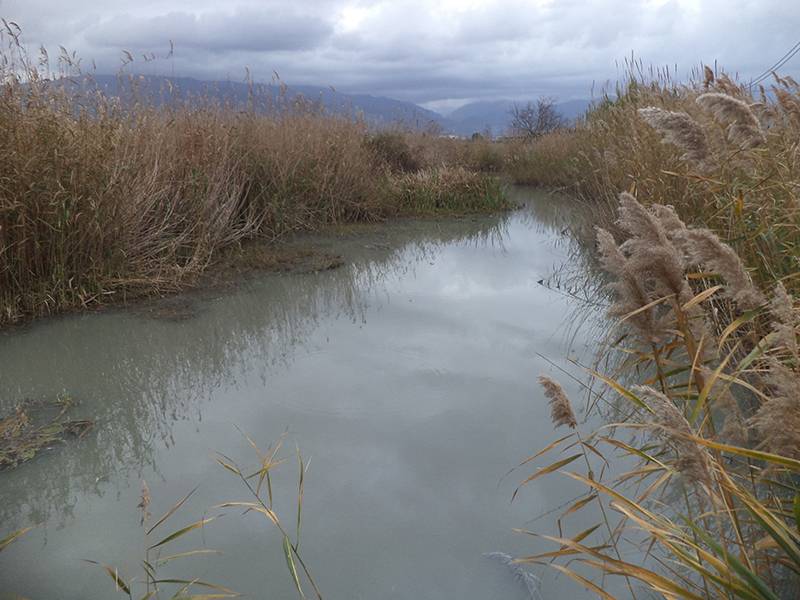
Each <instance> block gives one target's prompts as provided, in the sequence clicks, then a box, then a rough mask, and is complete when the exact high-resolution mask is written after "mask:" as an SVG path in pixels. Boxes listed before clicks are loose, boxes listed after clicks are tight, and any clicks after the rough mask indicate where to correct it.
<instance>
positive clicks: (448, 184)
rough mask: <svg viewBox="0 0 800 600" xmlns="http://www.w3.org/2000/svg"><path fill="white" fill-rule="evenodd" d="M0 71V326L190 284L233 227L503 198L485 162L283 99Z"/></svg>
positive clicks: (476, 208) (311, 226) (477, 208)
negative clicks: (149, 90)
mask: <svg viewBox="0 0 800 600" xmlns="http://www.w3.org/2000/svg"><path fill="white" fill-rule="evenodd" d="M26 75H27V78H22V77H20V76H19V73H17V72H15V73H11V72H9V73H5V74H3V80H4V81H5V83H4V90H5V93H4V94H3V96H2V98H0V152H2V154H3V156H4V161H3V163H2V165H0V181H2V182H4V183H3V193H2V195H0V289H2V292H0V326H2V325H4V324H9V323H13V322H18V321H20V320H23V319H26V318H30V317H35V316H42V315H49V314H56V313H59V312H63V311H66V310H74V309H86V308H89V307H91V306H96V305H105V304H108V303H112V302H114V301H119V300H117V299H118V298H122V299H123V301H124V299H128V298H139V297H144V296H154V295H161V294H165V293H171V292H174V291H177V290H180V289H185V288H186V287H191V286H192V285H195V284H196V282H197V281H198V279H199V275H200V274H202V273H204V272H205V271H206V270H207V269H209V267H211V266H213V265H214V264H215V262H216V261H217V260H218V258H219V256H220V254H222V253H224V254H225V255H226V260H228V259H229V258H230V256H232V255H233V254H234V253H233V252H231V249H235V248H237V247H239V246H241V245H242V244H243V243H244V242H245V241H247V240H260V241H261V242H268V243H271V244H274V245H276V246H277V245H279V243H280V240H282V239H283V238H285V237H286V236H287V235H288V234H291V233H293V232H298V231H308V230H317V229H319V228H322V227H325V226H327V225H331V224H339V223H352V222H371V221H386V220H390V219H393V218H396V217H398V216H409V215H442V214H460V213H461V214H463V213H470V212H483V211H493V210H503V209H505V208H507V207H508V204H507V202H506V200H505V198H504V195H503V191H502V186H501V184H500V182H499V181H498V180H497V179H496V178H495V177H493V176H491V175H488V174H485V173H482V172H478V171H475V170H470V169H468V168H466V167H464V166H462V165H458V164H445V163H443V162H442V161H439V160H437V159H436V157H435V156H429V155H424V154H422V153H419V154H414V153H412V148H411V147H410V146H409V145H408V144H407V142H406V139H405V138H404V137H403V136H402V135H400V134H394V133H390V132H384V133H377V134H375V133H371V132H370V131H369V130H368V128H367V127H366V125H365V124H364V123H359V122H355V121H353V120H350V119H346V118H342V117H337V116H333V115H328V114H324V113H323V112H320V110H318V109H317V108H316V107H315V106H314V105H313V103H303V102H298V101H294V102H293V103H292V104H291V105H289V106H283V107H277V108H276V110H275V111H273V112H272V113H270V114H261V113H256V112H254V111H253V112H247V111H244V112H242V111H238V110H235V109H233V108H232V107H227V106H224V105H221V104H219V103H215V102H213V101H212V100H210V99H208V100H203V99H199V100H198V99H192V101H191V102H188V101H184V102H177V101H176V102H175V103H171V104H160V105H151V104H147V103H140V102H139V101H138V100H137V98H135V97H131V98H110V97H106V96H104V95H103V94H101V93H99V92H96V91H86V90H85V89H84V88H79V89H71V88H70V87H69V86H68V85H66V84H65V85H59V86H56V85H53V84H51V83H50V82H47V81H43V80H40V79H38V78H37V77H36V75H35V70H34V71H29V72H28V73H26Z"/></svg>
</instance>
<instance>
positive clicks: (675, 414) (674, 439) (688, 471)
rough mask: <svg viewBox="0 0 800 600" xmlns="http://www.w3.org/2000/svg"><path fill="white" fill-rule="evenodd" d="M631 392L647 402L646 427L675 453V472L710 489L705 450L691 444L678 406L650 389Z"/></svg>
mask: <svg viewBox="0 0 800 600" xmlns="http://www.w3.org/2000/svg"><path fill="white" fill-rule="evenodd" d="M633 392H634V393H636V394H637V395H639V396H642V397H644V398H645V399H646V400H647V405H648V406H649V407H650V409H651V410H652V411H653V414H652V415H651V420H650V421H649V425H650V426H651V427H652V428H653V430H654V431H655V432H656V434H657V435H658V436H659V437H660V438H661V439H662V440H664V441H665V442H667V443H668V444H669V445H670V446H671V447H672V449H673V450H674V451H675V454H676V456H677V460H676V461H675V469H676V470H677V471H678V472H679V473H681V474H682V475H684V476H685V477H686V478H687V479H689V480H690V481H692V482H694V483H697V484H700V485H701V486H703V487H704V488H706V489H707V490H710V489H711V487H712V476H711V472H712V468H711V457H710V456H709V454H708V450H706V449H705V448H704V447H702V446H700V445H699V444H698V443H696V442H694V441H692V440H691V439H690V436H692V435H693V432H692V428H691V427H690V425H689V422H688V421H687V420H686V417H684V416H683V413H682V412H681V411H680V410H679V409H678V407H677V406H675V404H674V403H673V402H672V400H670V399H669V398H667V397H666V396H665V395H664V394H662V393H661V392H658V391H656V390H654V389H653V388H651V387H649V386H643V385H640V386H634V387H633Z"/></svg>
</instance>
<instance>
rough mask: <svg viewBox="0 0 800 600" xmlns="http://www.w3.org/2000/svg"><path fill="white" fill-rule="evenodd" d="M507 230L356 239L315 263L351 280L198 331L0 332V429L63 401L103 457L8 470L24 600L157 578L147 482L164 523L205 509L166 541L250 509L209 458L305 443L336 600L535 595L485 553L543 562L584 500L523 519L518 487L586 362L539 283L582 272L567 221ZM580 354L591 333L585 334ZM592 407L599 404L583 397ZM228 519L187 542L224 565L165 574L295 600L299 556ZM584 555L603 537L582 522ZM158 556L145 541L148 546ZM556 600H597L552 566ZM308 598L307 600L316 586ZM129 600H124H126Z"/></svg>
mask: <svg viewBox="0 0 800 600" xmlns="http://www.w3.org/2000/svg"><path fill="white" fill-rule="evenodd" d="M516 193H517V194H518V195H519V196H520V199H526V200H528V201H529V203H528V206H527V207H526V208H524V209H521V210H519V211H516V212H514V213H512V214H510V215H505V216H502V217H497V216H496V217H481V218H477V219H465V220H453V221H438V222H417V221H410V222H403V223H400V224H396V225H391V226H376V227H360V228H354V229H348V230H345V231H344V232H342V233H341V235H338V236H331V237H330V238H329V239H317V241H316V242H315V243H316V244H317V245H318V246H319V247H321V248H322V249H325V250H329V251H334V252H337V253H339V254H342V255H343V256H344V257H345V258H346V259H347V261H348V263H347V265H346V266H345V267H343V268H340V269H337V270H334V271H328V272H322V273H316V274H274V275H265V276H261V277H258V278H255V279H253V280H251V281H248V282H247V283H245V284H243V285H242V286H241V287H238V288H237V289H236V290H227V291H225V292H218V293H216V294H202V295H197V296H192V297H191V300H192V304H191V309H192V310H191V311H189V312H188V314H182V315H181V316H183V317H186V318H181V319H169V318H154V316H153V315H152V314H150V312H148V311H143V310H128V311H123V310H115V311H108V312H106V313H101V314H87V315H80V316H69V317H64V318H59V319H53V320H49V321H43V322H40V323H37V324H34V325H32V326H30V327H27V328H25V329H23V330H18V331H14V332H11V333H6V334H3V335H0V369H1V371H0V377H2V379H1V380H0V405H1V406H0V408H2V409H3V411H5V410H7V409H8V407H9V406H11V405H13V404H14V403H15V402H16V401H17V400H19V399H22V398H53V397H55V396H56V395H57V394H59V393H61V392H66V393H69V394H70V395H71V396H73V397H74V398H76V399H78V400H79V401H80V406H79V407H78V409H77V411H76V413H75V414H76V415H78V416H80V415H86V416H88V417H91V418H94V419H96V421H97V425H96V428H95V430H94V431H93V432H92V433H91V434H90V435H89V436H87V437H86V438H85V439H83V440H80V441H77V442H71V443H69V444H68V445H66V446H64V447H61V448H58V449H57V450H53V451H50V452H48V453H46V454H44V455H42V456H40V457H38V458H36V459H35V460H34V461H32V462H30V463H27V464H25V465H23V466H22V467H21V468H19V469H17V470H15V471H9V472H4V473H0V523H1V526H0V535H3V534H5V533H7V532H8V531H11V530H14V529H16V528H19V527H23V526H27V525H33V524H35V525H37V527H36V529H35V530H34V531H33V532H31V533H29V534H28V535H27V536H25V538H23V539H22V540H20V541H18V542H17V543H15V544H14V545H13V546H11V547H10V548H9V549H8V550H7V551H5V552H3V553H2V555H0V582H2V585H1V586H0V589H2V593H0V597H2V594H3V593H5V594H6V595H7V597H13V596H12V594H20V595H23V596H25V597H27V598H31V599H42V600H44V599H47V600H54V599H57V598H70V599H71V598H82V599H87V598H110V597H114V596H115V592H114V585H113V582H112V581H111V579H110V578H109V577H108V576H107V575H106V574H105V573H104V572H102V571H101V570H100V569H98V568H97V567H96V566H92V565H89V564H87V563H85V562H83V561H82V559H94V560H99V561H101V562H104V563H109V564H113V565H115V566H119V567H120V568H121V573H123V574H125V575H126V577H127V576H131V575H133V574H141V568H140V567H138V566H137V565H138V564H139V563H138V561H139V560H141V557H142V552H143V547H144V540H143V535H142V529H141V527H140V517H139V512H138V510H137V508H136V507H137V504H138V503H139V497H140V488H141V483H140V482H141V480H143V479H144V480H145V481H146V482H147V484H148V485H149V488H150V491H151V495H152V499H153V502H152V506H151V508H150V511H151V512H152V514H153V515H154V516H155V517H158V516H159V515H160V514H161V513H163V512H165V511H166V510H167V509H168V508H169V507H170V506H172V505H173V504H174V503H175V502H176V501H177V500H178V499H179V498H180V497H182V496H183V495H184V494H186V493H187V492H188V491H189V490H191V489H192V488H194V487H195V486H199V487H198V489H197V492H196V493H195V494H194V495H193V496H192V497H191V498H190V500H189V501H188V502H187V503H186V504H185V505H184V507H183V508H182V509H181V511H180V512H178V513H177V514H176V515H175V516H174V517H172V518H171V519H170V521H169V522H168V523H167V524H165V525H164V526H162V527H163V531H162V532H161V533H162V534H166V533H168V532H169V531H171V530H174V529H176V528H178V527H179V526H182V525H185V524H188V523H190V522H192V521H194V520H196V519H199V518H201V517H202V516H204V515H206V516H210V515H215V514H219V513H221V512H226V511H221V510H216V509H213V508H211V507H213V506H214V505H215V504H218V503H220V502H224V501H227V500H248V497H247V493H246V490H245V489H244V488H243V487H242V486H241V484H240V483H237V481H236V479H235V477H234V476H233V475H232V474H231V473H229V472H227V471H225V470H224V469H223V468H222V467H220V466H219V465H218V464H217V463H216V462H215V460H214V457H215V452H223V453H225V454H226V455H227V456H229V457H231V458H233V459H234V460H236V461H237V462H239V463H241V464H251V465H252V464H253V463H254V461H255V456H254V453H253V451H252V449H251V448H250V447H249V446H248V444H247V442H246V441H245V439H244V438H243V437H242V434H241V433H240V432H239V431H238V430H237V427H238V428H240V429H241V430H243V431H245V432H247V433H248V434H249V435H251V436H252V437H253V438H254V439H255V440H256V441H258V443H259V444H263V445H264V446H266V445H268V443H269V442H270V441H272V440H276V439H277V438H279V436H281V434H282V433H283V432H284V431H288V434H287V440H286V451H285V452H284V453H283V454H284V455H285V456H287V457H288V458H290V459H293V452H294V448H295V445H297V446H299V448H300V449H301V452H302V454H303V456H304V457H305V458H306V459H307V460H308V459H310V466H309V469H308V472H307V474H306V479H305V493H304V504H303V526H302V534H301V535H302V544H301V552H302V553H303V555H304V558H305V560H306V562H307V563H308V565H309V566H310V567H311V570H312V573H313V574H314V576H315V579H316V580H317V582H318V583H319V586H320V588H321V589H322V591H323V595H324V597H325V598H330V599H347V600H355V599H361V598H364V599H388V598H409V599H411V598H414V599H422V598H426V599H428V598H430V599H438V598H442V599H443V598H448V599H452V598H458V599H462V600H471V599H475V600H478V599H480V600H486V599H489V598H503V599H516V598H527V597H529V595H528V594H527V593H526V591H525V589H524V587H523V586H522V585H521V584H520V582H519V581H518V580H516V579H515V578H514V577H513V576H512V574H511V572H510V570H509V569H508V568H507V567H505V566H503V565H502V564H500V562H499V561H495V560H492V559H490V558H487V557H486V556H484V555H485V553H490V552H505V553H509V554H513V555H525V554H532V553H535V552H538V551H543V550H544V549H550V547H548V546H546V545H545V544H544V542H541V541H539V540H537V539H536V538H532V537H529V536H525V535H521V534H517V533H514V532H513V531H512V529H513V528H515V527H520V528H526V527H527V528H531V529H536V530H539V531H543V532H546V533H554V532H555V527H554V524H553V523H552V522H551V521H550V520H548V518H543V519H539V520H537V521H535V522H531V519H533V518H535V517H537V516H538V515H541V514H542V513H544V512H546V511H549V510H551V509H553V508H555V507H557V506H559V505H561V504H563V503H564V502H566V501H568V500H569V499H571V498H573V497H574V496H575V495H576V493H577V492H578V491H579V490H578V488H576V487H575V486H574V485H571V484H569V483H568V482H566V481H564V480H562V479H559V478H549V479H547V478H545V479H542V480H538V481H536V482H534V483H533V484H531V485H530V486H528V487H526V488H524V489H523V491H522V493H521V494H520V496H519V497H518V498H517V499H516V500H515V501H514V503H511V502H510V499H511V494H512V492H513V490H514V488H515V487H516V485H517V483H518V482H519V481H520V479H521V478H522V477H524V476H525V475H527V474H528V473H529V472H530V471H520V472H518V473H514V474H512V475H511V476H509V477H506V478H505V479H502V481H501V477H502V476H503V474H504V473H506V471H508V469H509V468H510V467H512V466H514V465H515V464H516V463H517V462H518V461H519V460H520V459H522V458H524V457H525V456H528V455H529V454H531V452H532V451H535V450H538V449H539V448H541V447H542V446H544V445H545V444H547V443H548V442H550V441H552V440H554V439H555V438H556V437H557V434H555V433H554V432H553V430H552V427H551V424H550V420H549V412H548V407H547V404H546V402H545V400H544V398H543V397H542V394H541V392H540V390H539V388H538V386H537V385H536V376H537V375H538V374H539V373H550V374H552V375H554V376H559V373H558V371H557V370H556V369H554V367H553V366H551V365H550V364H549V363H548V362H547V361H546V360H545V359H543V358H542V357H541V356H540V355H543V356H545V357H547V358H549V359H551V360H552V361H554V362H555V363H556V364H558V365H560V366H563V367H565V368H567V369H569V370H571V371H573V372H574V371H575V369H574V367H572V366H571V365H570V364H569V363H568V361H567V357H569V356H584V357H587V356H590V355H591V352H592V340H587V339H585V338H584V337H583V336H582V335H581V333H582V331H584V330H580V331H579V332H578V335H577V336H573V335H572V334H573V331H572V328H570V321H571V319H572V316H573V314H574V310H575V306H574V304H573V303H572V302H571V301H570V300H569V299H568V298H566V297H565V296H564V295H563V294H559V293H558V292H555V291H549V290H547V289H545V288H544V287H543V286H541V285H539V284H538V283H537V282H538V281H539V280H540V279H542V278H543V277H546V276H547V275H548V274H549V273H550V272H551V271H552V270H553V268H554V267H557V266H558V265H559V264H561V263H562V262H563V261H564V260H565V259H566V257H567V248H566V242H565V240H564V238H563V236H562V235H561V234H560V231H561V230H562V229H563V227H564V225H565V223H566V222H567V220H569V219H572V218H576V217H575V215H574V214H572V213H571V208H570V207H569V206H567V205H565V204H564V203H563V202H561V201H558V202H554V201H553V200H552V199H551V198H550V197H548V196H545V195H543V194H537V193H533V192H530V191H525V190H517V191H516ZM584 335H585V334H584ZM562 379H565V381H564V383H565V387H566V388H567V389H568V390H571V391H574V392H575V397H576V398H577V399H578V400H577V403H578V404H581V402H582V401H581V400H580V399H581V398H582V396H581V395H580V394H578V390H577V387H576V386H575V385H570V383H571V382H570V381H569V380H568V379H566V378H563V377H562ZM296 477H297V467H296V463H295V462H293V460H290V461H288V462H287V463H286V464H284V465H281V466H280V467H278V470H277V471H276V474H275V479H274V481H273V484H274V490H275V506H276V511H277V513H278V514H279V515H281V516H283V518H284V519H285V520H286V521H287V523H289V524H290V526H291V528H292V530H293V527H294V524H293V523H294V522H293V519H294V514H295V513H294V509H295V494H296ZM227 512H228V514H227V515H226V516H225V517H224V518H222V519H219V520H217V521H214V522H212V523H210V524H208V525H207V526H206V528H205V529H204V530H202V531H200V530H198V531H193V532H191V533H190V534H187V535H186V536H184V537H183V538H181V539H180V540H178V541H176V542H175V543H174V544H173V546H174V547H173V548H171V551H173V552H177V551H181V550H186V549H190V548H196V547H203V546H205V547H208V548H213V549H217V550H220V551H222V552H223V554H222V555H211V556H196V557H192V558H185V559H181V560H176V561H174V562H172V563H170V564H169V565H168V566H167V567H165V569H164V572H163V573H162V576H165V577H188V578H202V579H204V580H207V581H213V582H216V583H221V584H224V585H227V586H229V587H231V588H234V589H235V590H237V591H239V592H241V593H243V594H244V595H245V596H246V597H249V598H292V597H296V593H295V592H294V590H293V585H292V582H291V579H290V577H289V574H288V571H287V568H286V563H285V560H284V557H283V551H282V548H281V537H280V536H279V535H278V533H277V532H276V531H275V530H274V528H273V527H271V526H270V525H269V524H268V523H267V522H266V521H265V520H263V519H261V518H260V517H259V516H258V515H254V514H250V515H246V516H241V515H240V514H238V513H236V512H232V511H230V510H228V511H227ZM576 517H577V518H576V519H575V520H574V521H573V522H572V523H571V527H572V528H574V531H573V532H572V533H573V534H574V533H576V532H577V531H580V530H581V528H582V527H581V526H584V527H586V526H588V525H590V524H592V523H594V522H595V519H596V515H593V514H592V513H591V511H590V510H586V511H584V512H583V513H582V514H578V515H576ZM152 542H153V540H150V543H152ZM530 570H531V571H532V572H534V573H536V574H537V575H539V576H540V577H541V578H542V583H541V594H542V596H543V597H544V598H555V597H569V598H584V597H585V598H588V597H592V596H591V595H589V593H588V592H585V591H584V590H582V589H581V588H580V587H578V586H576V585H575V584H574V583H573V582H571V581H570V580H568V579H566V578H564V577H563V576H561V577H557V576H556V574H555V572H554V571H550V570H547V569H546V568H543V567H538V568H537V567H532V568H531V569H530ZM308 591H309V592H310V589H308ZM120 597H121V596H120Z"/></svg>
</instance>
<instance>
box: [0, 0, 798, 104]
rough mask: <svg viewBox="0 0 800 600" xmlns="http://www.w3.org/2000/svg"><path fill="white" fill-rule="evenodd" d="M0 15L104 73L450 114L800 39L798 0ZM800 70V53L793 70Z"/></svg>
mask: <svg viewBox="0 0 800 600" xmlns="http://www.w3.org/2000/svg"><path fill="white" fill-rule="evenodd" d="M0 16H1V17H3V18H5V19H6V20H9V21H14V22H15V23H17V24H19V26H20V27H21V28H22V31H23V37H22V39H23V40H24V42H25V43H26V44H27V46H28V48H29V49H31V50H33V51H37V50H38V48H39V47H40V46H42V45H43V46H45V47H46V48H47V49H48V51H49V53H50V55H51V56H57V55H58V52H59V45H61V46H64V47H65V48H67V49H68V50H69V51H70V52H71V51H75V52H76V53H77V55H78V56H80V57H81V58H82V59H83V66H84V68H90V67H91V65H92V61H94V64H95V65H96V68H97V71H98V72H100V73H113V72H116V71H117V70H118V69H119V68H120V66H121V65H122V57H123V51H124V50H127V51H129V52H130V53H131V54H132V55H133V56H134V58H135V60H134V62H133V63H132V64H129V65H127V66H126V67H125V68H126V69H127V70H129V71H132V72H141V73H147V74H158V75H175V76H188V77H196V78H199V79H229V80H232V81H241V80H244V78H245V76H246V70H245V69H246V68H247V69H249V71H250V73H251V74H252V77H253V78H254V79H255V80H256V81H261V82H268V81H270V80H271V79H272V78H273V77H274V74H275V73H277V74H278V75H279V76H280V78H281V79H282V80H283V81H284V82H286V83H287V84H289V85H290V86H291V85H292V84H311V85H323V86H333V87H335V88H336V89H338V90H340V91H343V92H360V93H371V94H374V95H382V96H389V97H392V98H397V99H401V100H409V101H412V102H417V103H419V104H422V105H424V106H426V107H428V108H433V109H435V110H440V111H443V112H446V111H447V110H449V109H452V108H455V107H457V106H459V105H461V104H464V103H466V102H468V101H474V100H491V99H499V98H509V99H513V100H523V99H529V98H536V97H539V96H542V95H547V96H553V97H556V98H558V99H559V100H569V99H576V98H589V97H590V96H591V94H592V89H595V90H598V89H600V88H602V87H603V86H604V85H608V84H609V82H613V81H615V80H617V79H618V78H619V77H620V76H621V75H622V73H623V71H624V67H623V65H624V61H625V60H626V59H629V58H630V57H631V55H633V56H635V57H636V58H637V59H640V60H641V61H642V62H643V64H644V65H647V66H650V65H653V66H661V67H664V66H668V67H669V68H670V69H676V68H677V75H678V77H679V78H683V77H686V76H687V75H688V74H689V73H690V71H691V69H692V68H693V67H695V66H696V65H698V64H700V63H701V62H703V63H706V64H712V65H713V64H714V62H715V61H717V62H718V64H720V65H721V66H724V67H725V69H727V70H728V71H729V72H734V73H739V74H740V76H741V77H743V78H745V79H747V78H750V77H753V76H755V75H758V74H760V73H761V72H762V71H764V70H765V69H767V68H768V67H769V66H770V65H772V64H774V63H775V62H776V61H777V60H778V59H780V58H781V57H782V56H783V55H784V54H785V53H786V52H787V50H789V49H790V48H791V47H792V46H793V45H794V44H796V43H797V42H799V41H800V2H798V1H796V0H586V1H579V0H503V1H501V0H412V1H405V0H388V1H378V2H366V1H358V0H295V1H294V2H286V1H284V2H280V1H274V0H263V1H255V0H227V1H220V0H138V1H132V0H102V1H98V0H58V1H56V0H0ZM170 41H172V43H173V47H174V52H173V54H172V56H171V57H169V58H167V56H168V55H169V52H170ZM151 52H152V53H154V54H155V55H156V57H158V58H157V60H154V61H150V62H145V61H144V60H143V58H142V55H143V54H144V53H151ZM798 72H800V54H798V55H797V56H795V58H794V59H793V60H792V61H791V62H790V63H788V64H787V65H786V68H785V69H784V70H783V73H785V74H791V75H793V76H795V77H796V74H797V73H798ZM796 78H797V77H796Z"/></svg>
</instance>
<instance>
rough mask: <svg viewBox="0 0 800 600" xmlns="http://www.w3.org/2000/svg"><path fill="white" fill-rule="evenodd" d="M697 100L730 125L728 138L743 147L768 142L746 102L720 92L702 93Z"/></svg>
mask: <svg viewBox="0 0 800 600" xmlns="http://www.w3.org/2000/svg"><path fill="white" fill-rule="evenodd" d="M696 102H697V104H699V105H700V106H701V107H703V108H704V109H705V110H707V111H709V112H710V113H711V114H712V115H713V116H714V118H715V119H716V120H717V121H719V122H720V123H722V124H723V125H727V126H728V139H729V140H730V141H731V142H733V143H735V144H737V145H739V146H740V147H741V148H744V149H749V148H755V147H756V146H760V145H761V144H763V143H765V142H766V137H765V136H764V132H763V131H762V129H761V123H759V121H758V118H757V117H756V115H755V114H754V113H753V111H752V110H751V109H750V106H749V105H748V104H747V103H746V102H744V101H742V100H739V99H738V98H734V97H733V96H731V95H729V94H722V93H719V92H709V93H707V94H702V95H701V96H698V98H697V100H696Z"/></svg>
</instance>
